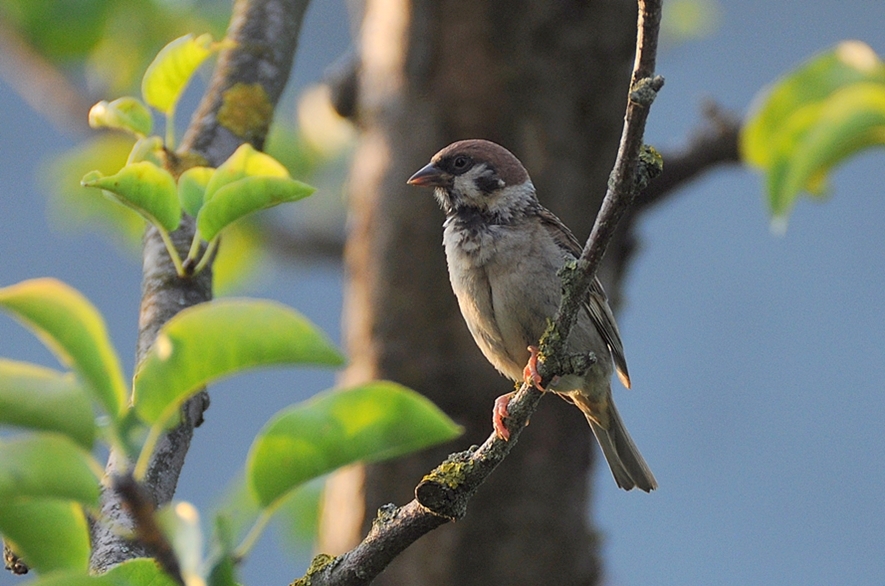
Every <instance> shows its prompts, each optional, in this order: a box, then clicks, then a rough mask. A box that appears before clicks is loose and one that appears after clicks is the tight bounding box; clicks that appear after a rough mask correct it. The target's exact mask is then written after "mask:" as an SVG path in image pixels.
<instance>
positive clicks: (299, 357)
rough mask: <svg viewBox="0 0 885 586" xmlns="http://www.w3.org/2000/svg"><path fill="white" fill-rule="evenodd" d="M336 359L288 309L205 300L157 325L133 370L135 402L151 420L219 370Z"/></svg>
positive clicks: (322, 337)
mask: <svg viewBox="0 0 885 586" xmlns="http://www.w3.org/2000/svg"><path fill="white" fill-rule="evenodd" d="M341 362H342V358H341V355H340V354H339V353H338V351H337V350H336V349H335V347H334V346H333V345H332V343H331V342H330V341H329V339H328V337H327V336H326V335H325V334H323V333H322V332H321V331H320V330H318V329H317V328H316V327H315V326H313V325H312V324H311V323H310V322H309V321H308V320H307V319H305V318H304V317H303V316H302V315H301V314H299V313H298V312H296V311H295V310H293V309H290V308H288V307H286V306H284V305H281V304H279V303H276V302H272V301H261V300H254V299H253V300H250V299H223V300H217V301H211V302H208V303H202V304H200V305H197V306H194V307H191V308H188V309H185V310H184V311H182V312H181V313H179V314H178V315H176V316H175V317H173V318H172V319H171V320H169V321H168V322H167V323H166V325H165V326H163V328H162V329H161V330H160V333H159V335H158V336H157V340H156V342H154V345H153V347H152V348H151V350H150V352H148V354H147V356H146V357H145V359H144V360H143V361H142V362H141V364H140V365H139V368H138V372H136V374H135V407H136V410H137V412H138V414H139V416H140V417H142V418H143V419H144V420H145V421H148V422H151V423H156V422H157V421H165V420H166V419H167V418H168V417H169V416H170V415H171V414H172V413H174V412H175V410H176V409H177V408H178V406H179V405H181V404H182V403H183V402H184V401H185V400H186V399H187V398H188V397H190V396H191V395H192V394H193V393H195V392H197V391H198V390H199V389H200V388H201V387H202V386H203V385H206V384H207V383H209V382H211V381H214V380H217V379H219V378H221V377H223V376H227V375H230V374H234V373H237V372H243V371H245V370H248V369H251V368H256V367H259V366H271V365H275V364H289V365H293V364H320V365H333V366H334V365H338V364H341Z"/></svg>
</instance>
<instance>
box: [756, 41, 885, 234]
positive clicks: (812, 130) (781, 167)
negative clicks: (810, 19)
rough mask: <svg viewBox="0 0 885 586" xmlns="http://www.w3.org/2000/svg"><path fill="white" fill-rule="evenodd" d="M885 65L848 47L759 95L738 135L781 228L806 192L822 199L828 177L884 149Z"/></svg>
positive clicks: (854, 44) (855, 45) (864, 50)
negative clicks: (854, 158) (849, 160)
mask: <svg viewBox="0 0 885 586" xmlns="http://www.w3.org/2000/svg"><path fill="white" fill-rule="evenodd" d="M883 91H885V64H883V62H882V61H881V60H880V59H879V58H878V57H877V56H876V54H875V53H874V52H873V50H872V49H870V47H869V46H867V45H865V44H863V43H860V42H858V41H846V42H843V43H841V44H839V45H838V46H836V47H835V48H833V49H831V50H829V51H826V52H824V53H822V54H820V55H817V56H815V57H813V58H812V59H810V60H809V61H807V62H806V63H804V64H802V65H801V66H800V67H798V68H797V69H796V70H794V71H793V72H791V73H789V74H788V75H786V76H784V77H783V78H782V79H780V80H778V81H777V82H776V83H775V84H774V85H773V86H772V87H770V88H767V89H766V90H764V91H763V92H761V93H760V97H757V99H756V106H755V108H754V109H753V111H752V113H751V114H750V116H749V117H748V119H747V121H746V123H745V124H744V127H743V128H742V129H741V139H740V141H741V143H740V147H741V154H742V157H743V159H744V161H745V162H747V163H748V164H750V165H752V166H755V167H757V168H759V169H761V170H762V171H763V172H764V173H765V180H766V190H767V192H768V204H769V208H770V210H771V213H772V215H773V217H774V219H775V220H776V221H777V222H783V221H784V219H785V217H786V215H787V214H788V212H789V211H790V209H792V207H793V204H794V203H795V201H796V198H797V197H798V195H799V193H800V192H801V191H803V190H804V191H807V192H809V193H810V194H812V195H822V194H823V193H824V192H825V189H826V176H827V173H828V172H829V171H830V169H831V168H832V167H833V166H834V165H835V164H837V163H838V162H839V161H841V160H843V159H844V158H846V157H848V156H850V155H852V154H854V153H856V152H858V151H859V150H862V149H864V148H868V147H870V146H873V145H880V144H885V136H883V133H882V118H883V110H882V98H881V95H882V93H883Z"/></svg>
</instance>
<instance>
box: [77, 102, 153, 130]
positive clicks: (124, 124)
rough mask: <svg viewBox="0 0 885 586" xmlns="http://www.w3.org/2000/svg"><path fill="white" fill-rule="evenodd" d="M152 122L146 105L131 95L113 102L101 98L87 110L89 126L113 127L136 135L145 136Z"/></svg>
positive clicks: (151, 126)
mask: <svg viewBox="0 0 885 586" xmlns="http://www.w3.org/2000/svg"><path fill="white" fill-rule="evenodd" d="M153 124H154V121H153V118H151V112H150V110H148V108H147V106H145V105H144V104H143V103H141V100H139V99H138V98H133V97H131V96H126V97H123V98H117V99H116V100H114V101H113V102H107V101H105V100H102V101H100V102H99V103H97V104H95V105H94V106H92V108H91V109H90V110H89V126H91V127H92V128H114V129H116V130H125V131H126V132H130V133H132V134H134V135H136V136H147V135H149V134H150V133H151V128H153Z"/></svg>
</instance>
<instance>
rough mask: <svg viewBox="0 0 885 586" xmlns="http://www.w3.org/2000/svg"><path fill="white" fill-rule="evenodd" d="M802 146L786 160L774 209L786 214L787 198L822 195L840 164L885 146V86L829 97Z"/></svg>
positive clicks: (854, 89)
mask: <svg viewBox="0 0 885 586" xmlns="http://www.w3.org/2000/svg"><path fill="white" fill-rule="evenodd" d="M819 114H820V115H819V118H818V120H817V122H816V123H815V124H814V126H813V127H811V128H810V129H809V130H808V132H807V134H806V135H805V136H804V137H803V141H802V146H801V148H800V150H799V151H798V152H797V153H795V154H794V156H792V157H790V158H788V159H786V160H785V161H784V169H783V172H782V173H783V179H782V184H781V185H780V186H779V191H778V192H779V193H781V194H783V197H782V198H778V199H777V201H776V203H775V205H774V206H773V208H775V210H777V211H783V212H786V211H787V209H788V208H789V205H790V203H791V202H790V201H789V200H788V198H789V197H790V196H792V195H793V194H797V193H799V192H800V191H801V190H802V189H807V190H808V191H809V192H811V193H812V194H816V193H819V192H822V191H823V189H824V183H825V176H826V174H827V173H828V172H829V171H830V169H831V168H832V167H834V166H835V165H836V164H837V163H839V162H840V161H842V160H843V159H845V158H847V157H849V156H850V155H852V154H854V153H856V152H859V151H861V150H863V149H865V148H868V147H871V146H877V145H885V83H883V84H874V83H856V84H853V85H850V86H848V87H845V88H843V89H841V90H839V91H837V92H835V93H833V95H832V96H830V98H829V99H827V100H826V102H824V104H823V107H822V108H821V110H820V113H819Z"/></svg>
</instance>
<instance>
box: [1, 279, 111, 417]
mask: <svg viewBox="0 0 885 586" xmlns="http://www.w3.org/2000/svg"><path fill="white" fill-rule="evenodd" d="M0 308H2V309H4V310H5V311H8V312H9V313H11V314H12V315H13V317H15V318H16V319H17V320H19V321H20V322H22V323H23V324H24V325H25V326H26V327H28V328H30V329H31V330H32V331H33V332H34V333H35V334H36V335H37V337H38V338H40V340H41V341H42V342H43V343H44V344H46V346H47V347H48V348H49V349H50V350H52V351H53V352H54V353H55V354H56V356H58V358H59V360H60V361H61V362H62V364H64V365H65V366H69V367H72V368H73V369H74V370H75V371H76V372H77V373H78V374H79V375H80V376H81V377H82V378H83V380H84V381H86V382H87V383H88V385H87V389H88V390H90V391H91V392H92V393H93V394H94V397H95V399H96V400H97V401H98V402H99V403H100V404H101V405H102V406H103V407H104V409H105V411H106V412H107V413H108V415H110V416H112V417H114V418H118V417H119V416H120V415H121V413H122V412H123V410H124V408H125V406H126V395H127V391H126V387H127V385H126V383H125V382H124V379H123V371H122V369H121V367H120V359H119V358H118V357H117V354H116V352H114V348H113V346H112V345H111V341H110V339H109V337H108V332H107V328H106V327H105V323H104V320H103V319H102V317H101V314H99V313H98V310H97V309H95V307H94V306H93V305H92V304H91V303H90V302H89V301H88V300H87V299H86V298H85V297H83V295H81V294H80V292H79V291H77V290H76V289H73V288H72V287H70V286H68V285H66V284H64V283H62V282H60V281H56V280H55V279H33V280H30V281H23V282H21V283H18V284H17V285H12V286H10V287H5V288H3V289H0Z"/></svg>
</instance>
